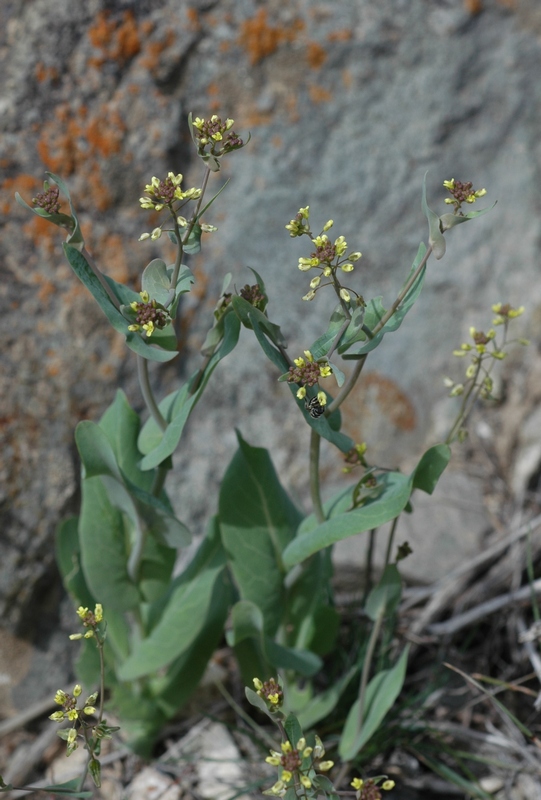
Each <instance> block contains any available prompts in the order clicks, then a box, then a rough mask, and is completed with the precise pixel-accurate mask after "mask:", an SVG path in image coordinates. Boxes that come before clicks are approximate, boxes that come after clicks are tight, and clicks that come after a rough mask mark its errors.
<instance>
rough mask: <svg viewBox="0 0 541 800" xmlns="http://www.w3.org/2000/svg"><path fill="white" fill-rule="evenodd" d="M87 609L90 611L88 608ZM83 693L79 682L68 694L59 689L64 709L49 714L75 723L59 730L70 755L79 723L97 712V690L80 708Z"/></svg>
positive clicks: (56, 699) (57, 698)
mask: <svg viewBox="0 0 541 800" xmlns="http://www.w3.org/2000/svg"><path fill="white" fill-rule="evenodd" d="M86 611H88V609H86ZM77 613H78V612H77ZM89 613H91V612H89ZM81 693H82V689H81V687H80V686H79V684H76V685H75V686H74V687H73V693H72V694H68V693H67V692H64V691H62V689H59V690H58V691H57V693H56V694H55V697H54V701H55V703H57V705H59V706H62V711H55V712H54V713H53V714H51V715H50V716H49V719H51V720H52V721H53V722H64V721H65V720H69V722H72V723H73V725H72V726H71V728H69V729H64V730H61V731H58V735H59V736H60V738H61V739H64V740H65V741H66V742H67V755H68V756H69V755H71V753H73V751H74V750H75V749H76V748H77V735H78V734H77V725H78V723H79V725H80V724H82V720H83V719H84V717H85V716H92V715H93V714H95V713H96V709H95V707H94V703H95V702H96V700H97V697H98V693H97V692H95V693H94V694H91V695H90V696H89V697H87V698H86V700H85V701H84V703H83V704H82V706H80V707H79V708H78V707H77V702H78V698H79V697H80V696H81Z"/></svg>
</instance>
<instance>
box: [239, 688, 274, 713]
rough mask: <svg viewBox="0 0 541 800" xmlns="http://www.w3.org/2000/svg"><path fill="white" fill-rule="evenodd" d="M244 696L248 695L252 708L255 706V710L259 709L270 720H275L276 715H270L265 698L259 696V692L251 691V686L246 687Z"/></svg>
mask: <svg viewBox="0 0 541 800" xmlns="http://www.w3.org/2000/svg"><path fill="white" fill-rule="evenodd" d="M244 694H245V695H246V699H247V700H248V702H249V703H250V705H251V706H254V708H258V709H259V710H260V711H262V712H263V713H264V714H266V715H267V716H268V717H270V719H274V714H271V713H270V711H269V709H268V708H267V704H266V703H265V701H264V700H263V698H262V697H260V696H259V695H258V694H257V692H254V690H253V689H250V687H249V686H245V687H244Z"/></svg>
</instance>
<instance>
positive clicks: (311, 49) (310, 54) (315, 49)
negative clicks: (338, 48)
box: [306, 42, 327, 69]
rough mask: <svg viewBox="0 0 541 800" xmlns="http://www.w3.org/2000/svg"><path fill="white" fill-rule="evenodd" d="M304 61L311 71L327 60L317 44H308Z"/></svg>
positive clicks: (321, 48) (323, 51)
mask: <svg viewBox="0 0 541 800" xmlns="http://www.w3.org/2000/svg"><path fill="white" fill-rule="evenodd" d="M306 60H307V61H308V66H309V67H311V69H319V68H320V67H321V66H322V65H323V64H324V63H325V61H326V60H327V53H326V52H325V50H324V49H323V47H322V46H321V45H320V44H319V43H318V42H309V44H308V47H307V48H306Z"/></svg>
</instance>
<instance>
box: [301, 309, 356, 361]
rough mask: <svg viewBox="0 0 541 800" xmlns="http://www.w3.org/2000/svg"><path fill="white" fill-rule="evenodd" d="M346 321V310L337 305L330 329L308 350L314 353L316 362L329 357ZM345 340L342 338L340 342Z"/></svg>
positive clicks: (332, 315) (330, 322) (330, 321)
mask: <svg viewBox="0 0 541 800" xmlns="http://www.w3.org/2000/svg"><path fill="white" fill-rule="evenodd" d="M354 317H355V314H354ZM345 321H346V315H345V313H344V309H343V308H342V306H341V305H337V306H336V308H335V309H334V310H333V312H332V314H331V318H330V320H329V327H328V328H327V330H326V331H325V333H324V334H323V335H322V336H320V337H319V338H318V339H316V340H315V342H313V344H312V345H311V346H310V347H309V348H308V349H309V350H310V352H311V353H312V355H313V357H314V360H315V361H317V360H318V358H322V357H323V356H326V355H327V353H328V352H329V349H330V347H331V345H332V343H333V342H334V340H335V339H336V337H337V335H338V332H339V330H340V328H341V327H342V325H343V324H344V322H345ZM348 330H349V328H348ZM343 338H344V337H343V336H342V338H341V340H340V341H342V339H343Z"/></svg>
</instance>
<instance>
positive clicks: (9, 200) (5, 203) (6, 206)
mask: <svg viewBox="0 0 541 800" xmlns="http://www.w3.org/2000/svg"><path fill="white" fill-rule="evenodd" d="M6 166H7V165H6ZM4 168H5V167H4ZM38 188H41V181H40V180H39V179H38V178H36V177H35V176H34V175H25V174H24V173H21V175H17V176H15V177H14V178H5V180H3V181H2V183H1V184H0V212H1V213H2V214H4V216H6V215H7V214H9V213H10V212H11V211H12V210H13V208H14V207H15V196H14V195H15V192H19V194H20V195H21V196H22V197H24V199H25V200H26V202H27V203H28V205H32V203H31V200H30V197H31V196H32V195H34V194H35V192H36V190H37V189H38Z"/></svg>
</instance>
